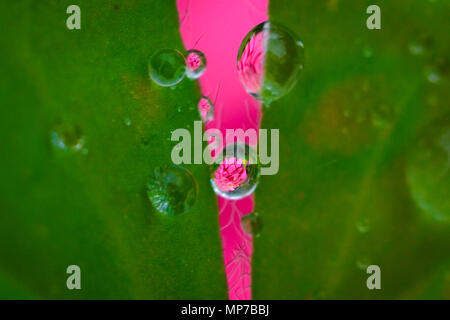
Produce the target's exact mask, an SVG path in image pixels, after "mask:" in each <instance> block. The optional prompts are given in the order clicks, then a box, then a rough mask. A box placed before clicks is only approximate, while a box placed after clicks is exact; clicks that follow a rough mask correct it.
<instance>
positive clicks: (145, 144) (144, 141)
mask: <svg viewBox="0 0 450 320" xmlns="http://www.w3.org/2000/svg"><path fill="white" fill-rule="evenodd" d="M169 139H170V138H169ZM149 144H150V139H149V138H147V137H142V138H141V145H142V147H144V148H147V147H148V145H149Z"/></svg>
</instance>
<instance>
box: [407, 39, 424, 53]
mask: <svg viewBox="0 0 450 320" xmlns="http://www.w3.org/2000/svg"><path fill="white" fill-rule="evenodd" d="M408 48H409V52H411V54H413V55H415V56H419V55H421V54H423V51H424V50H423V47H422V45H421V44H420V43H418V42H411V43H410V44H409V47H408Z"/></svg>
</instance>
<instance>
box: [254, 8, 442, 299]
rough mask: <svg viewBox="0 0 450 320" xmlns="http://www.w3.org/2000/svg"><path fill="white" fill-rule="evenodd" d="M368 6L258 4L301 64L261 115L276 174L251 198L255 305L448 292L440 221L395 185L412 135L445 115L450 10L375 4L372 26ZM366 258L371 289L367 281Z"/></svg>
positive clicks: (403, 185) (401, 183)
mask: <svg viewBox="0 0 450 320" xmlns="http://www.w3.org/2000/svg"><path fill="white" fill-rule="evenodd" d="M369 4H371V3H369V2H367V1H328V2H321V1H316V2H314V1H296V2H292V1H271V2H270V10H269V16H270V19H272V20H274V21H278V22H281V23H283V24H285V25H286V26H287V27H289V28H291V29H293V31H295V32H296V33H297V34H298V35H299V36H300V37H301V38H302V40H303V42H304V45H305V67H304V73H303V74H302V75H301V77H300V81H299V83H298V84H297V85H296V87H295V88H294V89H293V91H292V92H291V93H290V94H289V95H287V96H286V97H284V98H282V99H281V100H279V101H277V102H274V103H272V104H271V105H270V108H269V109H266V110H265V113H264V119H263V124H262V127H263V128H267V129H275V128H277V129H278V128H279V129H280V170H279V172H278V174H277V175H274V176H262V177H261V182H260V185H259V187H258V189H257V191H256V210H257V211H258V212H259V214H260V216H261V218H262V220H263V222H264V230H262V232H261V236H260V237H259V238H256V239H255V240H254V241H255V244H254V247H255V250H254V260H253V293H254V297H255V298H256V299H271V298H275V299H282V298H288V299H308V298H311V299H322V298H340V299H343V298H344V299H348V298H357V299H371V298H404V297H408V298H422V299H423V298H425V299H427V298H440V299H442V298H446V299H448V298H449V295H448V294H449V293H448V292H449V291H448V272H449V269H448V263H449V259H450V257H449V255H448V251H449V250H448V249H449V248H450V232H449V231H450V226H449V224H448V223H444V222H441V221H436V220H430V219H428V217H427V214H426V213H424V212H423V211H422V210H421V208H420V206H418V205H417V203H415V200H414V199H413V197H412V195H411V192H410V189H409V186H408V183H407V180H406V178H405V170H406V166H405V162H406V159H407V157H408V155H409V153H410V152H411V151H412V150H413V149H414V147H415V146H416V137H417V136H420V134H421V132H422V130H424V128H426V126H427V125H429V123H430V122H431V121H432V120H433V119H436V118H438V119H439V118H442V117H443V115H445V114H448V113H449V111H450V109H449V106H448V101H449V100H450V96H449V95H450V90H448V89H449V79H448V76H449V74H448V70H449V69H448V66H449V61H448V56H449V52H450V47H449V42H448V40H447V38H448V35H447V32H446V31H445V26H446V25H447V22H446V21H447V18H446V17H447V16H448V13H449V11H450V10H449V5H448V2H445V1H436V2H434V3H432V4H431V3H429V2H427V1H410V3H409V4H408V6H405V5H404V4H400V3H396V2H395V3H394V2H383V3H382V4H381V5H380V7H381V21H382V22H381V24H382V29H381V30H373V31H372V30H368V29H367V28H366V26H365V20H366V19H367V17H368V15H367V14H366V13H365V10H366V8H367V6H368V5H369ZM416 43H419V44H420V46H422V51H423V53H422V54H419V55H418V54H414V53H413V52H416V53H417V50H411V47H412V46H417V45H416ZM412 51H413V52H412ZM419 51H420V50H419ZM430 67H431V68H433V69H437V70H439V72H440V76H441V77H440V81H439V82H438V83H433V81H431V82H430V81H429V79H427V70H429V68H430ZM431 80H433V79H431ZM447 125H448V124H447ZM425 130H426V129H425ZM436 163H438V162H436ZM441 163H442V162H441ZM428 172H431V173H432V172H433V171H432V170H428ZM447 177H448V175H447ZM441 183H442V184H445V185H446V189H444V190H447V195H448V190H449V189H450V182H449V181H448V180H447V181H446V182H445V181H444V180H441ZM432 192H436V194H437V195H438V194H439V192H442V191H441V190H438V189H436V190H435V191H432ZM439 199H441V201H446V199H445V197H441V198H437V197H436V198H432V200H436V201H440V200H439ZM447 214H448V213H447ZM370 264H376V265H379V266H380V268H381V290H368V289H367V287H366V280H367V278H368V276H369V275H368V274H366V267H367V266H368V265H370ZM445 279H446V280H445ZM436 283H437V284H439V283H440V285H436Z"/></svg>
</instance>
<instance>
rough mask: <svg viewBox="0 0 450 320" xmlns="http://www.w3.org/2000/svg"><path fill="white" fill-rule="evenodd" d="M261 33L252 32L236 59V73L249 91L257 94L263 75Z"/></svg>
mask: <svg viewBox="0 0 450 320" xmlns="http://www.w3.org/2000/svg"><path fill="white" fill-rule="evenodd" d="M263 33H264V32H259V33H256V34H254V35H253V36H252V37H251V38H250V41H249V42H248V43H247V45H246V46H245V48H244V51H243V52H242V55H241V59H240V60H239V61H238V65H237V68H238V74H239V77H240V79H241V82H242V84H243V85H244V87H245V89H246V90H247V91H248V92H249V93H253V94H259V93H260V90H261V82H262V77H263V74H262V73H263V61H264V44H263V38H264V37H263Z"/></svg>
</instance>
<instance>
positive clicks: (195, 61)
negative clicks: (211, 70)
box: [186, 50, 206, 79]
mask: <svg viewBox="0 0 450 320" xmlns="http://www.w3.org/2000/svg"><path fill="white" fill-rule="evenodd" d="M205 71H206V57H205V55H204V54H203V52H201V51H198V50H189V51H188V52H187V53H186V77H188V78H189V79H198V78H200V76H201V75H202V74H203V73H204V72H205Z"/></svg>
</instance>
